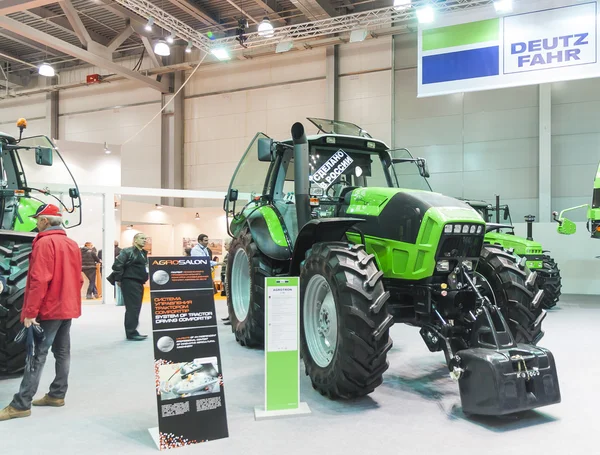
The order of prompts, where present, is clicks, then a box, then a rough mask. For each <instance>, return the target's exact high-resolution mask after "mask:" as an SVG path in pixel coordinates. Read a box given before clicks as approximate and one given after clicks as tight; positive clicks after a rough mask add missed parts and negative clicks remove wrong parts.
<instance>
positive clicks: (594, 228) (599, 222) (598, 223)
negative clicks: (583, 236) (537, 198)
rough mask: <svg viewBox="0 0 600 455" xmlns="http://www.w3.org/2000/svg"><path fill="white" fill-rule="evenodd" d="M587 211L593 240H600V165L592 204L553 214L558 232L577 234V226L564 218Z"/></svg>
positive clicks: (587, 224) (588, 226)
mask: <svg viewBox="0 0 600 455" xmlns="http://www.w3.org/2000/svg"><path fill="white" fill-rule="evenodd" d="M584 208H585V209H587V213H586V218H587V222H586V227H587V230H588V232H589V233H590V237H591V238H592V239H600V165H598V170H597V171H596V178H595V179H594V191H593V194H592V204H591V205H590V204H582V205H578V206H576V207H570V208H568V209H564V210H562V211H561V212H560V215H559V214H558V212H552V218H553V219H554V221H556V222H557V223H558V228H557V231H558V233H559V234H563V235H573V234H575V232H577V225H576V224H575V223H574V222H573V221H571V220H570V219H568V218H565V217H564V214H565V213H567V212H571V211H573V210H579V209H584Z"/></svg>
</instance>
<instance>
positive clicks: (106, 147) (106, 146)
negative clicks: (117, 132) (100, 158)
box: [104, 142, 112, 155]
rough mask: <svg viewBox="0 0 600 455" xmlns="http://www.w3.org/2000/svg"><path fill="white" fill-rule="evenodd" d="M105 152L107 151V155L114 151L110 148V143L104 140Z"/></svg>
mask: <svg viewBox="0 0 600 455" xmlns="http://www.w3.org/2000/svg"><path fill="white" fill-rule="evenodd" d="M104 153H106V154H107V155H110V154H111V153H112V152H111V151H110V149H109V148H108V144H107V143H106V142H104Z"/></svg>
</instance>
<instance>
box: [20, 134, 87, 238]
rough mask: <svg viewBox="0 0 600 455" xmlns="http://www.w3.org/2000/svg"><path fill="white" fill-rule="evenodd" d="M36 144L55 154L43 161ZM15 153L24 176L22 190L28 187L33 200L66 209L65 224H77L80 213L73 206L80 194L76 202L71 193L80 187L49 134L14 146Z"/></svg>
mask: <svg viewBox="0 0 600 455" xmlns="http://www.w3.org/2000/svg"><path fill="white" fill-rule="evenodd" d="M35 147H44V148H47V149H50V150H51V154H50V153H48V157H46V158H45V159H44V161H43V162H42V161H40V158H39V156H36V155H37V154H36V149H35ZM50 150H48V152H50ZM14 153H15V157H16V158H17V159H16V165H17V166H18V168H19V173H20V177H21V178H20V180H21V185H20V186H21V189H24V190H26V192H27V193H28V195H29V197H30V198H31V199H33V200H37V201H39V202H42V203H51V204H55V205H57V206H59V207H60V208H61V209H63V210H64V211H63V219H64V224H65V226H74V225H77V224H78V223H79V222H80V213H79V210H78V209H75V210H74V207H73V206H74V205H80V204H79V203H78V202H79V196H77V197H76V199H77V201H74V200H72V199H71V196H70V195H69V191H70V190H71V189H77V184H76V182H75V180H74V179H73V176H72V174H71V172H70V170H69V168H68V167H67V165H66V163H65V162H64V161H63V159H62V156H61V155H60V153H59V151H58V149H57V148H56V147H55V146H54V144H53V143H52V141H51V140H50V139H49V138H48V137H46V136H33V137H28V138H24V139H22V140H21V141H20V142H19V144H18V145H17V146H16V147H15V148H14ZM50 156H51V158H50Z"/></svg>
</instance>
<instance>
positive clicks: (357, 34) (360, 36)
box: [350, 28, 369, 43]
mask: <svg viewBox="0 0 600 455" xmlns="http://www.w3.org/2000/svg"><path fill="white" fill-rule="evenodd" d="M368 34H369V31H368V30H367V29H366V28H361V29H359V30H352V31H351V32H350V42H351V43H360V42H361V41H364V40H365V38H366V37H367V35H368Z"/></svg>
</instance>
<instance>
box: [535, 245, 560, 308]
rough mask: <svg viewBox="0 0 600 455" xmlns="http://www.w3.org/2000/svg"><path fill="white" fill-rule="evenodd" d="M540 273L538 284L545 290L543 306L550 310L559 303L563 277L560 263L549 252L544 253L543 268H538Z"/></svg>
mask: <svg viewBox="0 0 600 455" xmlns="http://www.w3.org/2000/svg"><path fill="white" fill-rule="evenodd" d="M536 272H537V274H538V280H537V283H538V286H539V287H540V289H543V290H544V298H543V299H542V307H543V308H545V309H547V310H549V309H550V308H553V307H555V306H556V304H557V303H558V299H559V298H560V294H561V288H562V279H561V277H560V269H559V268H558V264H557V263H556V262H555V261H554V259H552V258H551V257H550V256H548V255H547V254H544V259H543V265H542V268H541V269H537V270H536Z"/></svg>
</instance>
